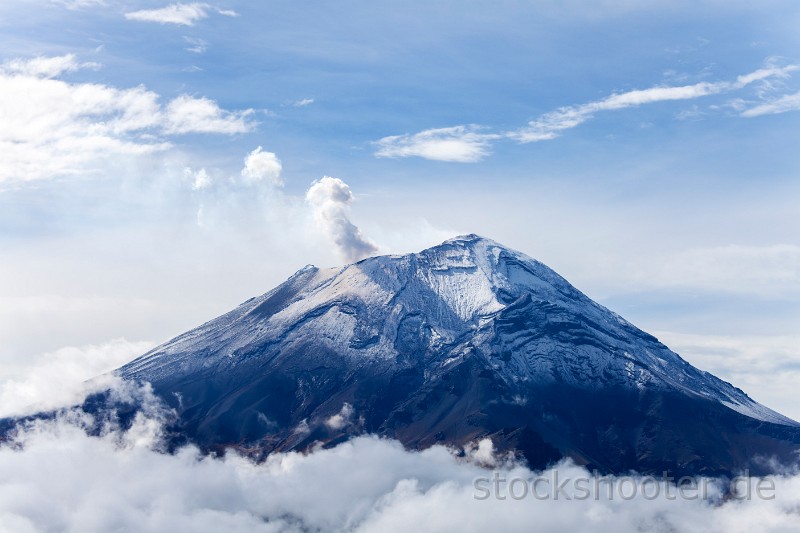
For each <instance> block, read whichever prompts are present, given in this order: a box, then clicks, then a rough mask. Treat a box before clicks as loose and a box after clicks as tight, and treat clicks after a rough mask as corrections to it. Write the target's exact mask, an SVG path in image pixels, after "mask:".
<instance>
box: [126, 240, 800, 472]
mask: <svg viewBox="0 0 800 533" xmlns="http://www.w3.org/2000/svg"><path fill="white" fill-rule="evenodd" d="M120 373H121V375H122V376H123V377H124V378H127V379H135V380H140V381H148V382H150V383H152V385H153V387H154V390H155V391H156V392H157V393H160V394H161V395H162V397H163V398H165V399H166V400H167V401H168V402H169V403H171V404H172V405H173V407H175V408H176V409H177V410H178V412H179V414H180V416H181V418H182V420H184V423H186V427H187V428H188V429H187V433H189V434H190V435H191V436H192V437H193V438H194V439H195V440H196V441H198V442H200V443H201V444H205V445H227V444H237V445H239V444H245V443H248V446H256V447H258V448H260V449H265V450H267V451H269V450H273V449H298V448H302V447H303V446H306V445H310V443H311V442H310V441H309V442H306V441H305V440H303V439H300V438H299V437H297V432H296V431H295V429H292V428H297V427H303V428H305V427H306V426H309V425H310V426H309V427H312V428H313V427H317V428H319V429H318V433H314V430H313V429H312V433H311V434H312V435H313V438H314V439H316V440H321V441H323V442H325V441H331V439H335V438H340V437H342V436H344V435H345V434H346V433H342V434H341V435H339V437H336V435H338V434H331V433H330V432H331V431H332V430H331V428H330V427H329V426H327V425H326V424H325V421H326V420H328V419H329V418H330V417H332V416H335V415H336V414H337V413H339V412H340V410H341V409H342V406H343V405H345V404H347V405H348V406H350V408H351V409H353V410H354V412H356V413H359V415H360V416H362V417H363V423H362V425H361V426H360V430H363V431H370V432H375V433H378V434H381V435H385V436H392V437H395V438H400V440H401V441H403V442H404V443H405V444H409V445H414V446H418V445H428V444H432V443H435V442H447V443H451V444H460V443H463V442H466V441H468V440H470V439H474V438H476V437H480V436H485V435H489V434H497V433H498V432H500V433H499V434H502V435H504V436H503V437H502V438H501V441H502V440H503V439H505V440H506V441H507V443H508V444H507V446H511V445H512V444H510V443H512V441H513V442H517V445H521V444H519V443H520V442H521V441H519V439H521V438H523V437H520V435H522V434H523V433H524V434H525V435H527V437H525V438H524V439H523V440H525V439H527V440H526V442H528V444H526V445H525V446H533V444H530V442H533V441H535V442H539V444H537V445H536V446H534V448H535V449H537V450H538V449H540V448H537V446H540V445H541V446H543V447H544V448H542V449H545V450H550V451H551V452H552V454H550V455H548V454H545V455H541V456H540V455H536V454H538V453H539V452H536V451H534V452H532V453H534V456H535V457H539V459H543V458H544V457H545V456H546V457H547V458H550V459H552V457H555V456H557V455H558V454H561V455H570V456H572V457H575V458H582V459H581V460H583V461H585V462H591V463H593V464H598V465H606V466H607V467H608V468H610V469H617V468H639V467H647V468H650V467H653V468H655V466H653V465H655V464H656V463H658V461H656V460H655V459H653V457H655V456H652V457H651V455H648V454H656V456H658V457H662V456H664V457H667V456H669V455H670V454H671V453H673V452H671V451H670V450H669V448H670V447H671V446H674V443H673V444H669V442H672V441H670V439H673V440H674V442H680V443H684V444H685V446H684V448H680V449H679V450H678V451H676V452H675V453H676V454H678V455H681V457H683V458H684V459H686V460H689V459H687V458H689V457H693V456H694V455H692V454H695V455H697V454H700V456H701V457H702V454H703V453H706V451H703V450H701V449H700V448H701V447H702V446H706V444H703V442H706V441H704V440H703V439H706V440H707V439H712V440H713V439H714V438H716V437H713V435H714V434H716V433H720V434H726V435H727V434H730V435H736V436H735V437H730V439H733V440H731V442H733V441H736V442H739V441H741V442H761V441H763V442H766V443H767V444H763V445H759V446H761V448H759V449H770V450H772V449H779V450H781V453H789V452H788V451H787V450H789V449H790V447H791V446H795V447H796V445H797V444H800V432H799V431H797V428H798V426H800V425H798V424H797V423H796V422H794V421H792V420H790V419H788V418H786V417H784V416H782V415H780V414H778V413H776V412H774V411H772V410H770V409H768V408H766V407H764V406H762V405H760V404H758V403H757V402H755V401H753V400H752V399H750V398H749V397H748V396H747V395H746V394H745V393H744V392H742V391H741V390H739V389H737V388H735V387H733V386H732V385H730V384H729V383H726V382H724V381H722V380H720V379H718V378H716V377H714V376H713V375H711V374H709V373H707V372H702V371H700V370H697V369H696V368H694V367H693V366H691V365H690V364H689V363H687V362H686V361H684V360H683V359H681V357H680V356H678V355H677V354H676V353H674V352H672V351H671V350H669V349H668V348H667V347H666V346H664V345H663V344H661V343H660V342H659V341H658V340H657V339H656V338H655V337H653V336H651V335H648V334H647V333H645V332H643V331H641V330H639V329H638V328H636V327H635V326H633V325H632V324H630V323H629V322H627V321H626V320H624V319H622V318H621V317H620V316H619V315H617V314H615V313H613V312H611V311H609V310H608V309H606V308H605V307H603V306H601V305H599V304H597V303H595V302H593V301H592V300H591V299H589V298H588V297H587V296H585V295H584V294H583V293H581V292H580V291H578V290H577V289H575V288H574V287H573V286H572V285H570V284H569V283H568V282H567V281H566V280H564V278H562V277H561V276H559V275H558V274H556V273H555V272H554V271H553V270H551V269H550V268H548V267H547V266H545V265H543V264H542V263H540V262H538V261H536V260H534V259H531V258H530V257H528V256H526V255H524V254H522V253H519V252H516V251H514V250H511V249H508V248H506V247H504V246H502V245H500V244H498V243H496V242H494V241H492V240H490V239H485V238H482V237H479V236H477V235H465V236H460V237H456V238H453V239H450V240H447V241H445V242H444V243H442V244H440V245H438V246H434V247H432V248H428V249H426V250H423V251H421V252H419V253H414V254H407V255H394V256H378V257H370V258H367V259H364V260H362V261H359V262H357V263H354V264H351V265H346V266H344V267H340V268H328V269H319V268H317V267H314V266H310V265H309V266H306V267H304V268H303V269H301V270H299V271H298V272H296V273H295V274H294V275H292V276H291V277H290V278H289V279H288V280H287V281H286V282H284V283H283V284H281V285H279V286H278V287H276V288H275V289H273V290H271V291H270V292H268V293H266V294H264V295H262V296H259V297H256V298H251V299H250V300H248V301H246V302H244V303H243V304H242V305H240V306H239V307H237V308H236V309H234V310H233V311H231V312H229V313H227V314H225V315H223V316H221V317H219V318H217V319H215V320H212V321H210V322H208V323H206V324H203V325H202V326H200V327H198V328H196V329H194V330H192V331H189V332H187V333H185V334H183V335H181V336H179V337H177V338H175V339H173V340H171V341H169V342H167V343H165V344H163V345H162V346H159V347H157V348H155V349H154V350H152V351H151V352H149V353H147V354H145V355H144V356H142V357H140V358H139V359H137V360H135V361H133V362H131V363H129V364H128V365H125V366H124V367H122V368H121V369H120ZM587 417H588V418H587ZM598 417H599V418H598ZM682 417H688V418H686V420H689V421H691V422H686V421H684V422H681V420H683V418H682ZM263 420H269V421H270V423H269V424H266V425H264V424H265V423H264V422H263ZM597 420H600V421H601V422H596V421H597ZM703 420H705V421H709V420H716V422H713V423H711V422H708V423H709V424H711V425H708V426H707V427H706V426H704V425H703V424H706V422H702V421H703ZM315 424H316V426H315ZM593 424H599V426H598V427H597V428H594V427H591V426H592V425H593ZM698 424H699V425H698ZM762 424H767V425H766V426H764V427H766V428H768V429H764V428H763V427H761V425H762ZM684 426H685V427H684ZM689 426H691V428H689ZM738 426H741V428H739V427H738ZM781 427H782V428H785V429H780V428H781ZM609 428H614V429H613V430H612V429H609ZM637 428H638V429H637ZM658 428H660V429H658ZM664 428H666V429H664ZM743 428H744V429H743ZM746 428H751V429H746ZM759 428H760V429H759ZM790 428H791V429H790ZM340 429H341V428H340ZM350 430H352V428H351V429H350ZM350 430H346V429H342V430H341V431H344V432H346V431H350ZM520 431H522V432H523V433H520ZM596 431H597V432H600V433H597V434H595V432H596ZM609 431H611V433H609ZM642 431H644V433H642ZM765 431H766V434H768V436H765V435H766V434H764V432H765ZM786 431H788V432H789V433H787V434H786V435H788V436H786V435H784V433H785V432H786ZM319 432H321V433H319ZM514 435H516V436H514ZM531 435H538V436H531ZM592 435H594V436H592ZM753 435H758V436H756V437H754V436H753ZM775 435H783V436H780V437H778V436H775ZM308 438H312V437H308ZM725 438H726V439H727V438H729V437H725ZM531 439H533V441H531ZM537 439H544V443H542V442H540V441H539V440H537ZM609 439H611V440H609ZM654 439H655V440H654ZM665 439H666V440H665ZM737 439H739V440H737ZM752 439H755V440H752ZM759 439H761V440H759ZM776 439H777V440H776ZM781 439H783V440H781ZM786 439H788V440H786ZM612 441H613V442H612ZM701 441H702V442H701ZM795 441H798V442H795ZM254 442H258V443H260V444H253V443H254ZM654 442H658V444H653V443H654ZM725 442H727V441H725ZM776 443H777V444H776ZM715 445H716V444H715ZM729 445H730V443H729V444H726V446H729ZM514 446H516V445H514ZM541 446H540V447H541ZM653 446H659V447H661V448H658V449H657V450H656V449H653ZM747 446H750V445H747ZM639 448H641V450H639V451H636V450H637V449H639ZM695 448H697V449H695ZM623 449H624V450H627V451H625V452H624V453H625V454H627V455H623V456H616V455H614V454H617V453H618V452H617V451H614V450H623ZM791 449H794V448H791ZM553 450H558V452H557V453H556V452H555V451H553ZM692 450H695V451H692ZM526 453H527V452H526ZM548 453H550V452H548ZM619 453H622V452H619ZM637 453H643V454H644V455H643V456H642V458H639V459H637V458H636V457H638V456H637V455H636V454H637ZM708 453H711V452H708ZM732 453H733V452H730V451H727V450H721V449H716V451H714V454H716V455H714V458H713V460H712V459H709V460H705V459H704V461H705V462H704V463H703V465H704V466H703V468H712V469H714V468H716V469H721V470H723V471H729V470H730V469H731V468H733V466H732V465H742V464H744V461H745V458H746V457H749V455H747V454H750V453H751V452H750V451H749V449H747V447H745V448H743V449H742V450H739V451H736V452H735V453H733V455H734V456H736V457H738V458H739V459H736V460H734V459H733V458H732V457H733V456H732V455H731V454H732ZM608 454H611V455H608ZM737 454H738V455H737ZM660 460H661V459H660ZM663 460H664V461H667V462H669V460H672V459H663ZM682 460H683V459H682ZM658 464H661V463H658ZM659 468H660V467H659ZM693 468H694V467H693Z"/></svg>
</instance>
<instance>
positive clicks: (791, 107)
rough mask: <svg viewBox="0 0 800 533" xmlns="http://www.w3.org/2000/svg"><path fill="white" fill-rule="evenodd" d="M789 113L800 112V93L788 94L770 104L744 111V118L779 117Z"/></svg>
mask: <svg viewBox="0 0 800 533" xmlns="http://www.w3.org/2000/svg"><path fill="white" fill-rule="evenodd" d="M789 111H800V91H798V92H796V93H794V94H786V95H783V96H781V97H780V98H776V99H775V100H772V101H770V102H767V103H764V104H760V105H757V106H754V107H751V108H750V109H746V110H744V111H742V116H743V117H760V116H762V115H777V114H778V113H786V112H789Z"/></svg>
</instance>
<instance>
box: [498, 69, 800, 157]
mask: <svg viewBox="0 0 800 533" xmlns="http://www.w3.org/2000/svg"><path fill="white" fill-rule="evenodd" d="M798 68H800V67H798V66H797V65H789V66H785V67H774V66H770V67H767V68H762V69H758V70H755V71H753V72H750V73H748V74H744V75H741V76H738V77H737V78H736V80H735V81H733V82H724V81H723V82H700V83H695V84H693V85H683V86H678V87H651V88H649V89H637V90H633V91H627V92H624V93H618V94H612V95H611V96H608V97H606V98H604V99H602V100H598V101H595V102H589V103H586V104H581V105H577V106H568V107H562V108H559V109H557V110H555V111H551V112H550V113H546V114H544V115H542V116H541V117H539V118H538V119H536V120H533V121H531V122H529V123H528V125H527V126H526V127H524V128H522V129H519V130H517V131H513V132H510V133H509V134H508V136H509V137H510V138H512V139H514V140H516V141H518V142H522V143H528V142H537V141H544V140H549V139H553V138H555V137H557V136H558V135H559V134H560V133H561V132H562V131H564V130H568V129H571V128H574V127H576V126H579V125H580V124H583V123H584V122H586V121H587V120H589V119H591V118H592V117H593V116H594V115H595V113H597V112H600V111H614V110H619V109H625V108H629V107H637V106H641V105H645V104H652V103H656V102H667V101H675V100H691V99H695V98H700V97H703V96H709V95H712V94H721V93H724V92H730V91H734V90H739V89H743V88H745V87H746V86H748V85H750V84H753V83H755V82H758V81H763V80H767V79H769V78H785V77H787V76H788V75H789V73H790V72H793V71H795V70H797V69H798Z"/></svg>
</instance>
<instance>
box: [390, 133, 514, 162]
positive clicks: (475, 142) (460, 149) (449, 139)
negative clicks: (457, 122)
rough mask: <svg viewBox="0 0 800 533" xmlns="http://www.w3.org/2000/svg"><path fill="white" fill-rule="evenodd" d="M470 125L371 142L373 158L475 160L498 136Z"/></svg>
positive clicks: (481, 156)
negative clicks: (373, 144)
mask: <svg viewBox="0 0 800 533" xmlns="http://www.w3.org/2000/svg"><path fill="white" fill-rule="evenodd" d="M481 130H482V128H481V127H480V126H477V125H474V124H471V125H463V126H453V127H450V128H435V129H430V130H425V131H421V132H419V133H413V134H405V135H393V136H390V137H384V138H382V139H380V140H378V141H376V142H375V145H376V146H377V147H378V150H377V151H376V152H375V155H376V156H377V157H392V158H394V157H422V158H425V159H431V160H434V161H449V162H458V163H475V162H477V161H480V160H481V159H483V158H485V157H486V156H488V155H489V153H490V142H491V141H493V140H495V139H499V138H500V137H501V135H497V134H491V133H481Z"/></svg>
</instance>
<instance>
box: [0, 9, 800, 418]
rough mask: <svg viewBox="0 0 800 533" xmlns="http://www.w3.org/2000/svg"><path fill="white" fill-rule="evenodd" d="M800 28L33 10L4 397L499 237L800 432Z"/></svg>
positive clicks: (3, 156) (630, 13) (11, 79)
mask: <svg viewBox="0 0 800 533" xmlns="http://www.w3.org/2000/svg"><path fill="white" fill-rule="evenodd" d="M799 26H800V8H798V6H797V4H796V3H795V2H759V3H757V4H754V3H747V2H722V1H719V2H717V1H709V2H648V3H647V6H646V7H644V4H643V3H638V2H628V1H620V2H614V1H604V2H588V1H587V2H583V1H577V0H574V1H567V2H554V1H553V2H546V1H540V2H536V1H527V2H513V1H510V2H491V3H490V2H413V1H411V2H403V3H388V2H383V3H374V2H373V3H366V2H336V3H333V2H303V3H298V2H289V1H285V2H279V1H276V2H258V3H256V2H235V1H228V2H219V3H214V2H209V3H191V2H184V3H182V4H170V3H169V2H168V1H141V2H139V1H124V2H112V1H106V2H104V1H102V0H59V1H56V0H53V1H49V2H47V1H33V0H7V1H5V2H3V3H2V5H0V50H1V51H2V52H0V63H1V64H2V69H1V70H0V100H2V102H3V103H2V104H0V117H2V119H1V120H0V148H2V150H0V247H2V248H1V249H2V255H3V260H2V262H0V323H1V324H3V325H2V326H0V346H4V348H3V349H4V352H3V353H0V379H2V377H3V376H7V377H8V376H12V377H13V376H19V375H22V374H24V372H25V371H26V370H25V369H26V368H28V366H29V365H30V364H31V362H36V361H40V360H41V358H42V357H43V355H42V354H52V353H56V352H58V350H61V349H64V348H65V347H84V346H88V345H93V346H103V345H104V343H109V342H111V341H112V340H113V339H118V338H121V337H124V338H125V339H127V341H129V342H130V343H133V344H132V346H134V348H132V350H133V351H132V352H131V353H129V354H127V355H125V353H126V352H125V353H123V355H120V356H119V357H127V356H130V355H135V350H139V349H141V346H142V345H141V344H140V343H142V342H145V343H147V342H149V343H158V342H161V341H163V340H165V339H166V338H168V337H169V336H171V335H174V334H177V333H180V332H181V331H183V330H185V329H188V328H189V327H192V326H194V325H196V324H197V323H199V322H201V321H203V320H206V319H208V318H211V317H213V316H215V315H216V314H219V313H221V312H224V311H225V310H227V309H229V308H230V307H232V306H234V305H236V304H237V303H239V302H241V301H242V300H244V299H246V298H248V297H250V296H252V295H254V294H259V293H262V292H264V291H266V290H268V289H269V288H271V287H272V286H274V285H275V284H277V283H279V282H280V281H282V280H283V279H285V278H286V277H287V276H288V275H290V274H291V273H292V272H293V271H294V270H297V269H298V268H300V267H302V266H303V265H304V264H306V263H314V264H319V265H335V264H340V263H342V262H345V261H348V260H351V259H353V258H355V257H356V256H357V255H358V254H359V253H367V252H366V251H369V250H375V251H377V252H380V253H402V252H410V251H417V250H419V249H421V248H423V247H426V246H430V245H434V244H436V243H438V242H440V241H442V240H444V239H445V238H448V237H450V236H452V235H454V234H458V233H467V232H475V233H480V234H483V235H485V236H487V237H490V238H493V239H495V240H497V241H499V242H502V243H504V244H507V245H509V246H512V247H514V248H516V249H519V250H521V251H523V252H525V253H528V254H529V255H531V256H534V257H536V258H537V259H540V260H542V261H543V262H545V263H547V264H549V265H550V266H551V267H553V268H555V269H556V270H557V271H558V272H560V273H561V274H562V275H564V276H565V277H567V279H569V280H570V281H571V282H572V283H574V284H575V285H576V286H577V287H578V288H580V289H581V290H583V291H584V292H586V293H587V294H589V296H591V297H593V298H595V299H597V300H599V301H600V302H602V303H604V304H605V305H607V306H609V307H611V308H612V309H614V310H615V311H617V312H619V313H620V314H622V315H623V316H625V317H626V318H628V319H630V320H631V321H633V322H634V323H635V324H637V325H639V326H640V327H642V328H644V329H646V330H648V331H650V332H654V333H656V335H657V336H659V338H661V339H662V340H664V341H665V342H666V343H667V344H668V345H670V346H671V347H673V348H674V349H676V351H678V352H679V353H681V354H682V355H684V356H685V357H686V358H687V359H688V360H690V361H691V362H693V363H695V364H697V365H698V366H700V367H701V368H704V369H709V370H712V371H714V372H715V373H717V374H718V375H721V376H722V377H724V378H726V379H729V380H731V381H733V382H734V383H735V384H737V385H740V386H741V387H742V388H744V389H745V390H746V391H748V392H751V393H752V394H753V396H754V397H755V398H756V399H758V400H761V401H764V402H765V403H767V405H770V406H772V407H775V408H778V409H779V410H783V411H785V412H787V414H790V415H793V416H794V417H795V418H797V417H800V400H798V398H797V397H796V394H795V395H794V397H793V398H792V397H790V396H791V394H792V393H793V392H794V391H793V383H796V381H797V379H798V378H800V352H799V351H798V349H797V348H796V346H798V345H800V342H798V341H800V339H798V337H797V331H798V327H797V326H798V325H800V304H798V301H799V300H798V297H799V296H800V237H799V236H800V217H798V211H799V210H798V205H800V175H799V174H800V158H798V156H797V152H798V147H799V146H798V144H799V143H800V138H799V137H798V134H797V132H798V131H800V69H798V66H800V54H798V50H800V34H798V32H797V28H798V27H799ZM258 147H261V150H258ZM323 176H332V177H334V178H337V179H338V180H340V181H334V180H327V181H326V180H323V181H320V182H317V184H316V185H315V186H313V187H316V188H313V194H312V193H311V192H310V188H312V183H313V182H315V180H321V178H323ZM342 220H344V221H346V222H347V224H350V226H347V225H346V224H344V225H343V224H342V223H341V221H342ZM343 235H344V237H345V239H344V241H342V239H341V238H340V239H339V242H344V243H345V244H344V245H343V246H337V245H336V244H335V242H336V239H337V237H342V236H343ZM114 346H118V344H115V345H114ZM122 352H124V350H122ZM92 353H95V352H92ZM767 376H769V377H771V379H773V380H774V379H778V380H779V381H778V382H777V383H773V384H772V386H770V387H766V386H764V385H763V382H764V380H765V378H766V377H767ZM776 376H777V378H776ZM14 379H18V378H14Z"/></svg>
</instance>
